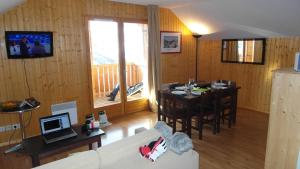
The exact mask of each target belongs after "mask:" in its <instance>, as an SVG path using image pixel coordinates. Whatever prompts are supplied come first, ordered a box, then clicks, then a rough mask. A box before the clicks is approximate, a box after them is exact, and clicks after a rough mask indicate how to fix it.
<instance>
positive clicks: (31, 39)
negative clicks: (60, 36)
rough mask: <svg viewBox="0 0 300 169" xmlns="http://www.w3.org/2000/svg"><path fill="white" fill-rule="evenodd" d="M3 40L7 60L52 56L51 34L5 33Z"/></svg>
mask: <svg viewBox="0 0 300 169" xmlns="http://www.w3.org/2000/svg"><path fill="white" fill-rule="evenodd" d="M5 40H6V50H7V55H8V58H9V59H22V58H39V57H49V56H53V34H52V32H33V31H32V32H31V31H26V32H25V31H6V32H5Z"/></svg>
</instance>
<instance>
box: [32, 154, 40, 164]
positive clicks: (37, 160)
mask: <svg viewBox="0 0 300 169" xmlns="http://www.w3.org/2000/svg"><path fill="white" fill-rule="evenodd" d="M31 162H32V167H37V166H39V165H40V158H39V156H37V155H32V156H31Z"/></svg>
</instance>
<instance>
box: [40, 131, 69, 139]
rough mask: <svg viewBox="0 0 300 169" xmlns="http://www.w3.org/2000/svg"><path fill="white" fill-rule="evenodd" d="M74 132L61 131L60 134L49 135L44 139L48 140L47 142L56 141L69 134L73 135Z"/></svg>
mask: <svg viewBox="0 0 300 169" xmlns="http://www.w3.org/2000/svg"><path fill="white" fill-rule="evenodd" d="M73 133H74V132H73V130H72V129H70V130H63V131H59V132H53V133H49V134H47V135H44V137H45V138H46V139H47V140H52V139H55V138H58V137H63V136H66V135H68V134H73Z"/></svg>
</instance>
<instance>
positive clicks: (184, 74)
mask: <svg viewBox="0 0 300 169" xmlns="http://www.w3.org/2000/svg"><path fill="white" fill-rule="evenodd" d="M160 30H161V31H175V32H181V33H182V46H181V53H175V54H161V55H160V57H161V82H162V83H170V82H182V83H184V82H187V81H188V79H189V78H195V74H196V73H195V71H196V67H195V61H196V58H195V57H196V53H195V52H196V50H195V47H196V41H195V39H194V37H193V36H192V33H191V32H190V31H189V29H188V28H187V27H186V26H185V25H184V24H183V23H182V22H181V21H180V20H179V19H178V18H177V16H176V15H174V13H173V12H172V11H170V10H169V9H164V8H162V9H160Z"/></svg>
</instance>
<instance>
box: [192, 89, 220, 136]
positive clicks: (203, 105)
mask: <svg viewBox="0 0 300 169" xmlns="http://www.w3.org/2000/svg"><path fill="white" fill-rule="evenodd" d="M217 103H218V102H217V100H216V93H215V92H214V91H209V92H206V93H203V94H202V95H201V97H199V98H198V100H197V104H196V106H195V108H194V113H193V115H194V119H196V127H195V126H194V127H193V128H195V129H197V130H198V132H199V135H198V137H199V139H202V130H203V125H204V124H210V125H211V126H212V132H213V134H216V133H217V126H218V125H217V123H218V122H219V121H220V120H219V119H220V117H219V114H220V113H218V104H217Z"/></svg>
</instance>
